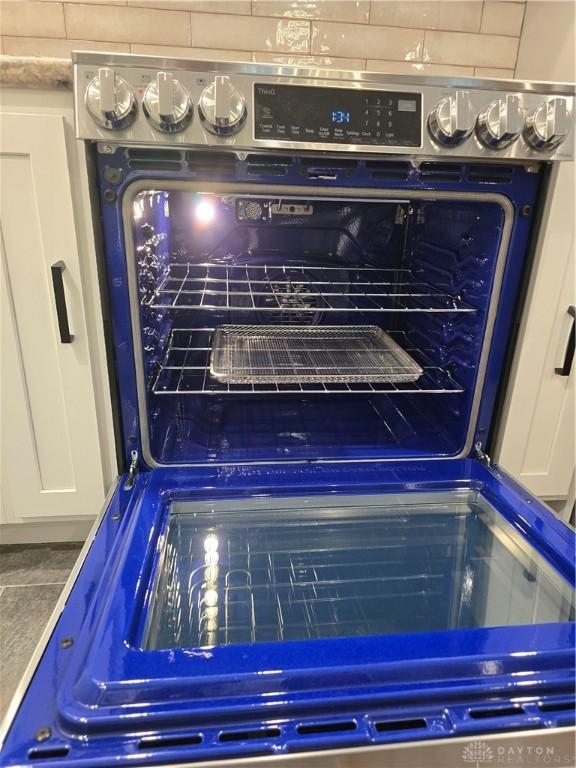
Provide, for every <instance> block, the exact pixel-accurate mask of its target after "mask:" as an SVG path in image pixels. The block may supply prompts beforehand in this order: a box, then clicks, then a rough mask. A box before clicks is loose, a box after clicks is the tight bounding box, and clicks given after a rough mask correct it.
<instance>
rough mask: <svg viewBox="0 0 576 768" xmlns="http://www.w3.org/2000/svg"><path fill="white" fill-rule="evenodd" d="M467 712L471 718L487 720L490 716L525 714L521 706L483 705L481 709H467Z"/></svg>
mask: <svg viewBox="0 0 576 768" xmlns="http://www.w3.org/2000/svg"><path fill="white" fill-rule="evenodd" d="M468 714H469V715H470V717H471V718H472V719H473V720H487V719H488V718H491V717H514V715H523V714H525V712H524V709H523V708H522V707H521V706H515V705H512V706H510V707H484V708H482V709H469V710H468Z"/></svg>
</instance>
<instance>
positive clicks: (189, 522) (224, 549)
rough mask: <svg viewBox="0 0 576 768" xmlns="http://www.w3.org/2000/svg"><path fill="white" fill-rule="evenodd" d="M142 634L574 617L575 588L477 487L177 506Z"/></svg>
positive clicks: (192, 635) (188, 641)
mask: <svg viewBox="0 0 576 768" xmlns="http://www.w3.org/2000/svg"><path fill="white" fill-rule="evenodd" d="M163 542H164V543H163V546H162V547H161V552H160V560H159V562H160V567H159V569H158V573H157V576H156V581H155V584H154V587H153V590H154V591H153V600H152V606H151V609H150V613H149V616H148V620H147V623H146V631H145V637H144V642H143V645H144V646H145V647H147V648H178V647H209V646H215V645H234V644H239V643H259V642H277V641H285V640H307V639H318V638H335V637H349V636H360V635H386V634H392V633H409V632H428V631H434V630H448V629H463V628H474V627H494V626H505V625H518V624H534V623H547V622H558V621H568V620H571V619H573V618H574V602H573V594H572V590H571V588H570V586H569V584H568V583H567V582H565V581H564V579H563V578H562V577H561V576H559V575H558V574H557V573H556V571H555V570H554V569H553V568H552V566H551V565H550V564H549V563H547V562H546V561H545V560H544V559H543V558H542V557H541V556H540V555H539V554H538V553H537V552H536V551H535V550H534V549H533V548H532V547H531V546H530V545H529V544H528V543H527V542H526V541H525V540H524V539H523V538H522V537H521V536H520V535H519V534H518V533H517V532H516V531H515V530H514V529H513V528H512V526H511V525H510V524H509V523H507V522H506V521H505V520H504V519H503V518H502V517H501V516H500V515H499V513H498V512H497V511H496V510H495V509H494V508H493V507H491V506H490V505H489V504H488V503H487V502H486V500H485V499H483V498H482V497H481V496H480V495H479V494H477V493H475V492H452V493H429V494H417V497H416V498H415V497H414V494H410V495H408V494H396V495H394V496H371V497H355V498H354V497H349V498H348V500H341V501H335V500H333V499H327V498H324V499H305V500H304V501H301V500H295V499H292V500H289V499H276V500H269V499H268V500H264V501H263V500H252V501H251V502H246V501H244V500H242V501H234V502H225V503H214V504H211V505H210V504H205V503H200V502H178V503H174V504H173V505H172V508H171V511H170V516H169V522H168V530H167V534H166V536H165V537H163Z"/></svg>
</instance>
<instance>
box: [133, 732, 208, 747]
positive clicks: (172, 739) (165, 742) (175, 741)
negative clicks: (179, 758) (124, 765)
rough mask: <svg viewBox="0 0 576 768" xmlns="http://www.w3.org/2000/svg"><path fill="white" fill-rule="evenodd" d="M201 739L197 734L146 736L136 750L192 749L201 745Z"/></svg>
mask: <svg viewBox="0 0 576 768" xmlns="http://www.w3.org/2000/svg"><path fill="white" fill-rule="evenodd" d="M202 741H203V738H202V736H201V734H199V733H193V734H190V735H188V736H187V735H181V736H147V737H145V738H143V739H140V741H139V742H138V749H171V748H173V747H192V746H195V745H196V744H202Z"/></svg>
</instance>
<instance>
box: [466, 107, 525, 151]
mask: <svg viewBox="0 0 576 768" xmlns="http://www.w3.org/2000/svg"><path fill="white" fill-rule="evenodd" d="M523 123H524V115H523V113H522V110H521V109H520V100H519V99H518V96H511V95H508V96H505V97H504V98H502V99H497V100H496V101H493V102H491V103H490V104H488V106H487V107H486V108H485V109H483V110H482V112H480V114H479V115H478V120H477V121H476V135H477V136H478V138H479V139H480V141H481V142H482V144H484V146H486V147H489V148H490V149H504V147H508V146H510V144H513V143H514V142H515V141H516V139H517V138H518V136H520V131H521V130H522V125H523Z"/></svg>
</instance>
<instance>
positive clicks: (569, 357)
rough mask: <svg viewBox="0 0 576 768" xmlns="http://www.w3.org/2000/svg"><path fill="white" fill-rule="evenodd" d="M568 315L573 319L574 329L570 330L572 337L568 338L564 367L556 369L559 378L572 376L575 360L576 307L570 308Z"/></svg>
mask: <svg viewBox="0 0 576 768" xmlns="http://www.w3.org/2000/svg"><path fill="white" fill-rule="evenodd" d="M568 314H569V315H570V317H571V318H572V328H571V330H570V336H568V344H567V345H566V352H565V353H564V364H563V365H562V368H554V373H557V374H558V376H570V371H571V370H572V361H573V360H574V345H575V343H576V327H575V326H576V307H574V306H571V307H568Z"/></svg>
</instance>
